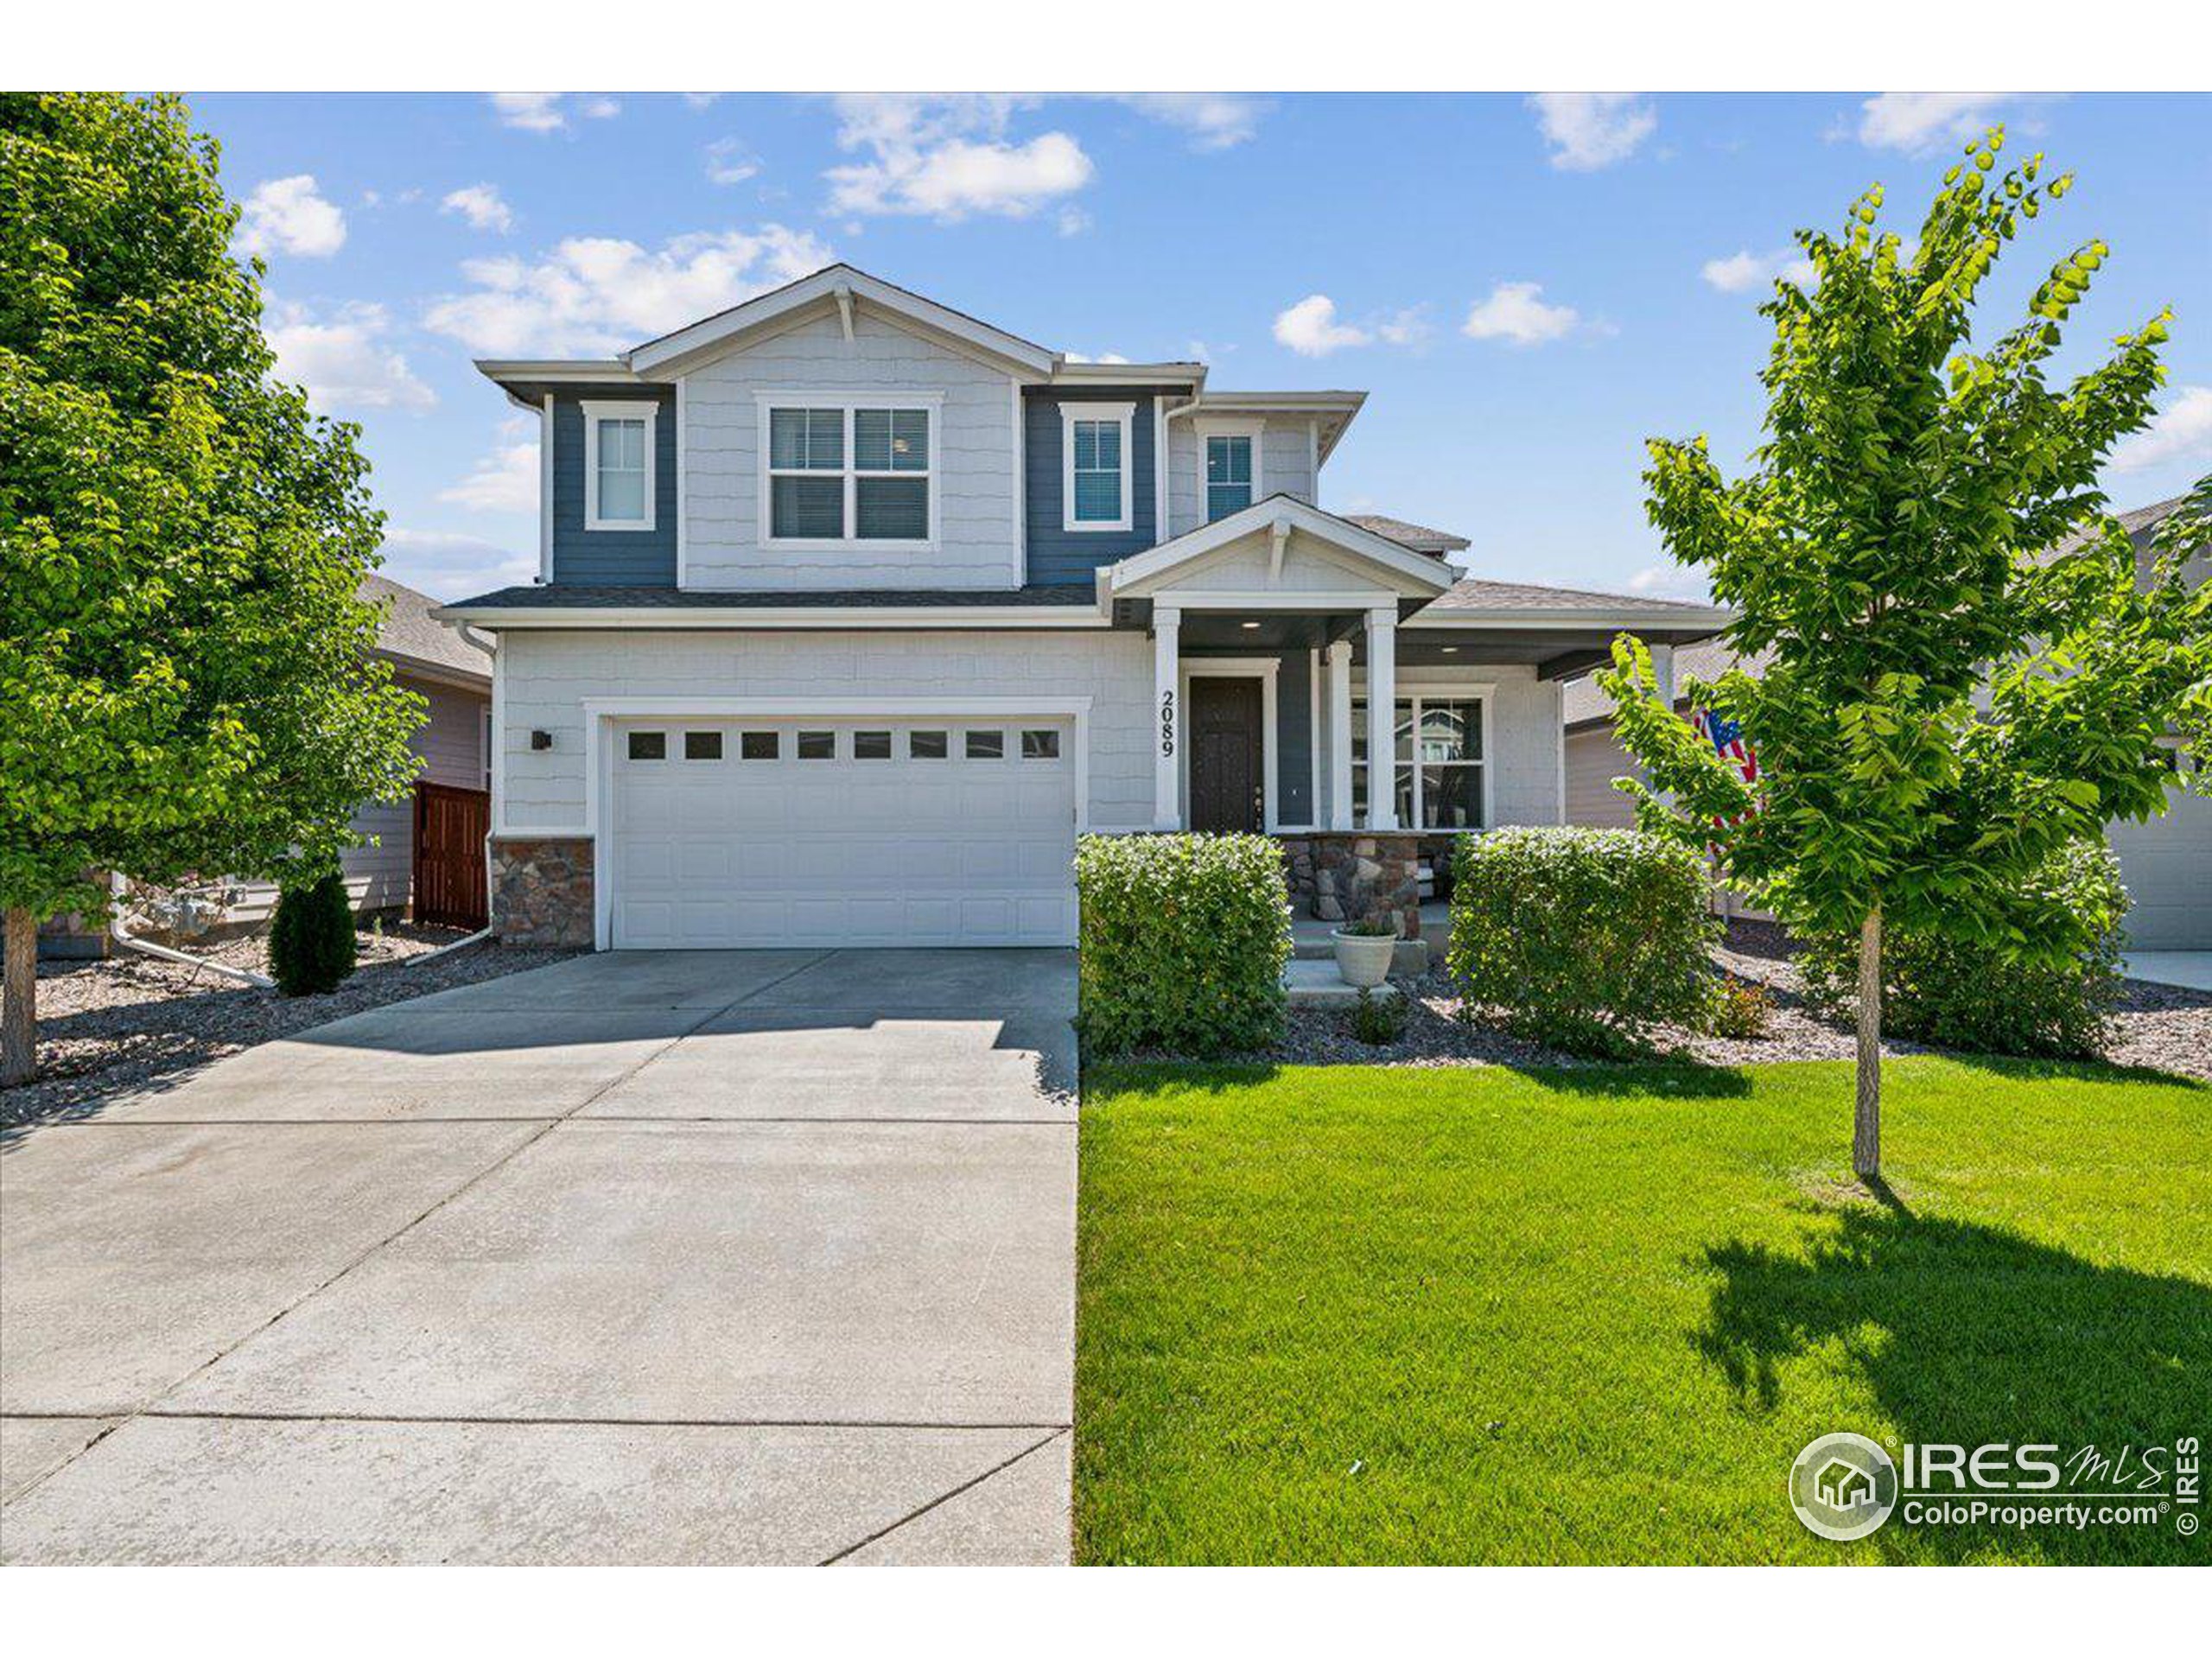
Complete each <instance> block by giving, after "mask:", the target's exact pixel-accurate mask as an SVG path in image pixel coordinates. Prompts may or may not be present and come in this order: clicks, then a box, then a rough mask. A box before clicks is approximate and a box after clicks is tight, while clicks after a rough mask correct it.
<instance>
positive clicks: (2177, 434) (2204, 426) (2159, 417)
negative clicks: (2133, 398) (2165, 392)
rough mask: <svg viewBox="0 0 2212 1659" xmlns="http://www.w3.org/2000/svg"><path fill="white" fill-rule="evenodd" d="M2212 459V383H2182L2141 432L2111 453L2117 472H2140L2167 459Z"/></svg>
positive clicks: (2161, 463)
mask: <svg viewBox="0 0 2212 1659" xmlns="http://www.w3.org/2000/svg"><path fill="white" fill-rule="evenodd" d="M2202 460H2212V386H2183V387H2182V388H2181V389H2180V391H2177V393H2176V394H2175V395H2174V397H2173V400H2172V401H2171V403H2169V404H2167V405H2166V406H2165V408H2164V409H2162V410H2159V411H2158V413H2157V414H2156V415H2154V416H2152V417H2151V424H2150V425H2149V426H2147V427H2145V429H2143V430H2142V431H2140V432H2137V433H2133V434H2132V435H2129V436H2127V437H2125V438H2122V439H2121V440H2120V444H2119V446H2118V448H2114V449H2113V452H2112V469H2113V471H2114V472H2115V473H2139V472H2141V471H2143V470H2144V469H2145V467H2163V466H2164V465H2165V464H2166V463H2167V462H2168V461H2202Z"/></svg>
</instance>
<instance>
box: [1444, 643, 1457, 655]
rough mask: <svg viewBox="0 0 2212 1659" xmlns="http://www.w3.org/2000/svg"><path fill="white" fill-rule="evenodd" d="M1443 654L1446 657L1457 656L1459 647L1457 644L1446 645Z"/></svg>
mask: <svg viewBox="0 0 2212 1659" xmlns="http://www.w3.org/2000/svg"><path fill="white" fill-rule="evenodd" d="M1444 654H1445V655H1446V657H1457V656H1458V655H1459V646H1457V645H1446V646H1445V647H1444Z"/></svg>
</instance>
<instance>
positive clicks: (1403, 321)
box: [1375, 305, 1431, 346]
mask: <svg viewBox="0 0 2212 1659" xmlns="http://www.w3.org/2000/svg"><path fill="white" fill-rule="evenodd" d="M1430 333H1431V330H1430V328H1429V324H1428V316H1427V313H1426V312H1425V311H1424V310H1423V309H1422V308H1421V307H1420V306H1417V305H1414V306H1408V307H1407V308H1406V309H1404V310H1402V311H1399V312H1395V313H1394V314H1393V315H1389V316H1387V317H1385V318H1383V320H1382V321H1380V322H1378V323H1376V325H1375V337H1376V339H1377V340H1381V341H1382V342H1383V344H1384V345H1385V346H1418V345H1420V344H1421V342H1422V341H1423V340H1427V338H1428V336H1429V334H1430Z"/></svg>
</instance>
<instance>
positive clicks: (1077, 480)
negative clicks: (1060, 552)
mask: <svg viewBox="0 0 2212 1659" xmlns="http://www.w3.org/2000/svg"><path fill="white" fill-rule="evenodd" d="M1135 418H1136V405H1135V404H1090V403H1080V402H1076V401H1072V400H1071V401H1070V402H1068V403H1065V404H1061V405H1060V452H1061V460H1062V467H1061V474H1060V483H1061V487H1062V492H1063V495H1064V497H1065V508H1066V510H1065V513H1064V514H1063V516H1062V521H1061V528H1062V529H1064V530H1128V529H1130V528H1131V527H1132V526H1133V525H1134V524H1135V518H1134V516H1133V513H1134V505H1133V504H1134V500H1135V490H1134V488H1133V485H1132V480H1131V476H1130V474H1132V473H1133V472H1134V471H1135V458H1134V457H1133V456H1132V454H1131V453H1130V442H1129V441H1130V437H1131V433H1132V429H1133V428H1134V425H1135Z"/></svg>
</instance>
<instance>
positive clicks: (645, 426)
mask: <svg viewBox="0 0 2212 1659" xmlns="http://www.w3.org/2000/svg"><path fill="white" fill-rule="evenodd" d="M583 411H584V528H585V529H586V530H651V529H652V527H653V493H654V492H653V448H654V446H653V427H654V423H655V418H656V416H658V413H659V409H658V405H656V404H649V403H644V402H640V401H638V400H636V399H627V400H624V401H620V402H617V401H613V400H609V399H594V400H592V401H590V402H588V403H586V404H584V406H583Z"/></svg>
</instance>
